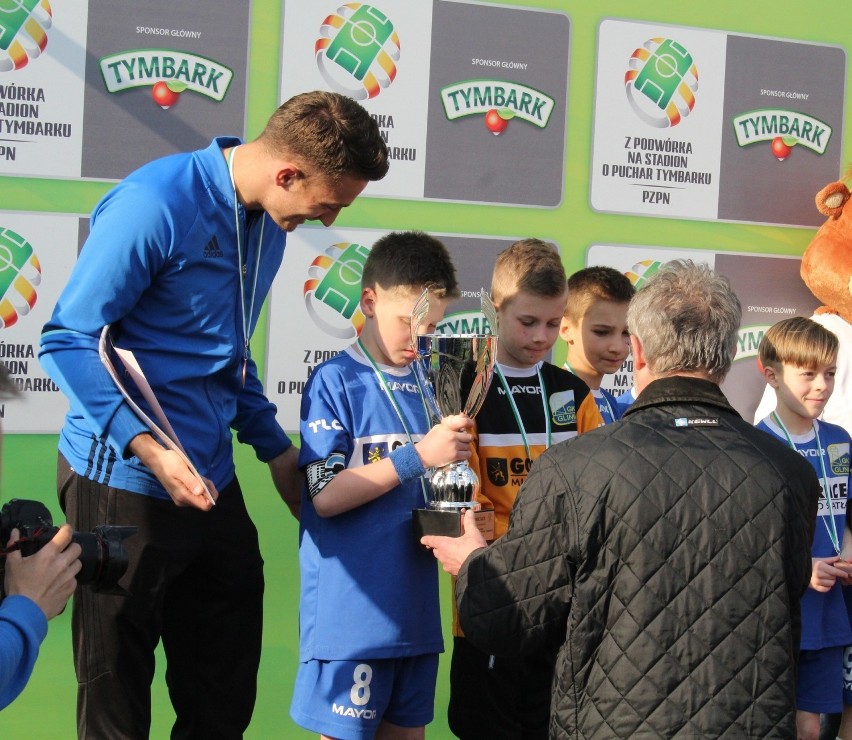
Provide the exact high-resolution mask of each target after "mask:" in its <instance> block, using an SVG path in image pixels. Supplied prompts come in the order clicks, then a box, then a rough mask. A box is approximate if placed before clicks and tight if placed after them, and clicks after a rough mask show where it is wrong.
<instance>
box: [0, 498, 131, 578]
mask: <svg viewBox="0 0 852 740" xmlns="http://www.w3.org/2000/svg"><path fill="white" fill-rule="evenodd" d="M13 529H17V530H18V532H19V533H20V534H19V538H20V539H19V540H18V543H17V547H15V548H14V549H19V550H20V551H21V554H22V555H23V556H24V557H27V556H29V555H33V554H34V553H36V552H38V551H39V550H40V549H41V548H42V547H44V546H45V545H46V544H47V543H48V542H50V540H52V539H53V536H54V535H55V534H56V533H57V532H58V531H59V528H58V527H54V526H53V518H52V517H51V516H50V511H48V509H47V507H46V506H45V505H44V504H43V503H41V502H40V501H30V500H27V499H17V498H16V499H12V500H11V501H9V502H8V503H7V504H5V505H4V506H3V507H2V508H0V554H3V553H4V548H5V546H6V543H7V542H8V541H9V538H10V537H11V536H12V530H13ZM135 532H136V527H118V526H113V525H108V524H100V525H98V526H97V527H95V528H94V529H93V530H92V531H91V532H74V533H73V534H72V535H71V541H72V542H76V543H77V544H78V545H80V548H81V549H82V552H81V553H80V563H82V566H83V567H82V568H81V569H80V572H79V573H77V582H78V583H79V584H80V585H81V586H92V588H94V590H95V591H98V592H100V593H114V594H124V593H126V592H125V591H124V589H122V588H120V587H119V586H118V580H119V578H121V577H122V576H123V575H124V573H125V571H126V570H127V552H126V551H125V549H124V544H123V543H124V540H125V538H126V537H129V536H130V535H132V534H134V533H135ZM13 547H14V546H13ZM4 565H5V558H0V591H2V586H3V573H4V570H5V568H4Z"/></svg>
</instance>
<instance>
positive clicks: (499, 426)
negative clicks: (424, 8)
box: [448, 239, 603, 740]
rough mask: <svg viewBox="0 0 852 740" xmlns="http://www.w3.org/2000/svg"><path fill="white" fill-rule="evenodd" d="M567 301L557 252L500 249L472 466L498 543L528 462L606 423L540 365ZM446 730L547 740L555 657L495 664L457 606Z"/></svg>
mask: <svg viewBox="0 0 852 740" xmlns="http://www.w3.org/2000/svg"><path fill="white" fill-rule="evenodd" d="M566 297H567V289H566V279H565V269H564V267H563V266H562V261H561V259H560V256H559V252H558V251H557V250H556V248H555V247H554V246H553V245H551V244H547V243H545V242H542V241H540V240H538V239H524V240H522V241H519V242H516V243H515V244H513V245H512V246H511V247H509V248H508V249H506V250H504V251H503V252H501V253H500V254H499V255H498V257H497V262H496V264H495V266H494V274H493V277H492V280H491V298H492V300H493V301H494V306H495V308H496V310H497V335H498V342H497V365H496V367H495V371H494V378H493V379H492V381H491V386H490V388H489V390H488V395H487V397H486V399H485V403H484V404H483V406H482V409H481V410H480V411H479V413H478V414H477V416H476V430H475V433H474V445H473V447H474V454H473V455H472V457H471V460H470V464H471V466H472V467H473V468H474V469H475V470H476V472H477V473H478V475H479V478H480V484H481V491H480V494H479V496H478V501H479V502H480V503H481V504H482V505H483V507H484V508H488V507H489V506H490V507H493V508H494V511H495V524H494V534H495V536H496V537H500V536H501V535H502V534H503V533H504V532H505V531H506V527H507V525H508V521H509V512H510V511H511V508H512V504H513V503H514V501H515V496H516V495H517V492H518V489H519V488H520V487H521V484H522V483H523V482H524V480H525V478H526V476H527V473H528V472H529V469H530V466H531V465H532V463H533V461H534V460H535V459H536V458H537V457H538V456H539V455H540V454H542V453H543V452H544V451H545V450H546V449H547V448H548V447H549V446H551V445H553V444H556V443H557V442H562V441H564V440H567V439H570V438H571V437H573V436H575V435H576V434H578V433H580V432H585V431H588V430H590V429H595V428H596V427H598V426H600V425H601V424H603V420H602V418H601V415H600V412H599V411H598V409H597V405H596V404H595V399H594V397H593V396H592V394H591V392H590V391H589V388H588V386H587V385H586V384H585V383H584V382H583V381H582V380H580V379H579V378H578V377H577V376H576V375H574V374H572V373H570V372H568V371H567V370H564V369H563V368H560V367H556V366H555V365H552V364H551V363H549V362H547V361H546V358H547V357H548V355H549V353H550V351H551V349H552V348H553V345H554V343H555V342H556V339H557V338H558V336H559V325H560V322H561V320H562V315H563V312H564V310H565V301H566ZM453 633H454V645H453V658H452V667H451V669H450V706H449V712H448V715H449V725H450V729H451V730H452V731H453V732H454V733H455V734H456V735H457V736H458V737H459V738H462V740H477V739H479V738H485V737H487V738H489V739H490V740H499V739H500V738H507V739H508V738H524V740H533V739H534V738H542V739H544V738H547V734H548V719H549V715H550V684H551V678H552V674H553V656H550V657H548V656H547V655H531V656H528V657H525V658H524V659H523V660H510V659H507V658H496V657H495V656H491V655H487V654H485V653H482V652H481V651H480V650H478V649H477V648H475V647H474V646H473V645H471V644H470V643H469V642H468V641H467V640H466V639H465V638H464V637H463V636H462V634H461V632H460V630H459V629H458V623H457V621H456V620H455V610H454V624H453Z"/></svg>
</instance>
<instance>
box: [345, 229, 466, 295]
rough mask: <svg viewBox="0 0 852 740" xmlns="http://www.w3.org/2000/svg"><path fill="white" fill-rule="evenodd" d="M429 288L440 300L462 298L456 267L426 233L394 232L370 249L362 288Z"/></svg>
mask: <svg viewBox="0 0 852 740" xmlns="http://www.w3.org/2000/svg"><path fill="white" fill-rule="evenodd" d="M376 286H379V287H380V288H382V289H384V290H392V289H394V288H405V289H409V288H413V289H415V290H418V291H419V290H424V289H425V288H429V290H430V292H432V293H434V294H435V295H436V296H437V297H439V298H449V299H453V298H458V297H459V296H460V295H461V292H460V291H459V284H458V280H457V279H456V268H455V267H454V265H453V260H452V258H451V257H450V253H449V252H448V251H447V248H446V247H445V246H444V244H443V242H441V241H440V240H439V239H436V238H435V237H434V236H430V235H429V234H427V233H425V232H423V231H392V232H391V233H389V234H385V235H384V236H383V237H381V239H379V240H378V241H377V242H376V243H375V244H374V245H373V248H372V249H371V250H370V254H369V255H368V256H367V261H366V263H365V264H364V272H363V274H362V275H361V287H362V288H375V287H376Z"/></svg>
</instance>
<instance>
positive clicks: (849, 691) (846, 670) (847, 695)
mask: <svg viewBox="0 0 852 740" xmlns="http://www.w3.org/2000/svg"><path fill="white" fill-rule="evenodd" d="M843 703H844V704H849V705H852V647H846V648H843Z"/></svg>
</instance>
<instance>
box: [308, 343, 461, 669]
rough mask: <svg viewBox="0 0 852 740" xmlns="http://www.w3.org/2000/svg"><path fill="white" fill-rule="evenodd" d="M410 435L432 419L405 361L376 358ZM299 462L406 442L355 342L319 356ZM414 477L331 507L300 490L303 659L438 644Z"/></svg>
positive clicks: (373, 457) (383, 451) (371, 453)
mask: <svg viewBox="0 0 852 740" xmlns="http://www.w3.org/2000/svg"><path fill="white" fill-rule="evenodd" d="M379 368H380V370H381V371H382V372H383V374H384V378H385V381H386V384H387V387H388V389H389V391H390V392H391V393H392V394H393V397H394V399H395V401H396V403H397V406H398V407H399V408H400V411H401V413H402V415H403V416H404V418H405V425H406V426H407V427H408V430H409V432H410V433H411V439H412V441H414V442H417V441H418V440H420V439H422V437H423V436H424V434H425V433H426V432H427V431H428V429H429V421H428V419H427V416H426V411H425V409H424V406H423V402H422V400H421V397H420V392H419V389H418V387H417V382H416V380H415V378H414V375H413V373H412V372H411V370H410V369H409V368H394V367H387V366H379ZM301 436H302V447H301V450H300V454H299V466H300V468H302V469H305V468H306V467H307V466H308V465H310V464H311V463H315V462H317V461H322V460H327V461H328V464H329V466H331V467H332V468H334V469H335V470H336V471H339V470H342V469H344V468H359V467H364V466H369V465H370V464H372V463H374V462H377V461H379V460H381V459H382V458H384V457H387V456H388V454H389V452H390V451H391V450H392V449H394V448H395V447H397V446H399V445H403V444H407V443H408V442H409V438H408V434H407V433H406V430H405V427H404V426H403V424H402V422H401V420H400V419H399V417H398V415H397V412H396V410H395V409H394V407H393V405H392V404H391V402H390V400H389V398H388V397H387V395H386V393H385V391H384V390H383V389H382V386H381V384H380V382H379V379H378V378H377V376H376V373H375V370H374V369H373V367H372V366H371V365H370V364H369V363H368V361H367V360H366V359H364V358H363V357H362V356H361V355H360V353H358V352H357V350H355V349H354V348H353V347H350V348H347V349H346V350H345V351H344V352H342V353H341V354H340V355H338V356H337V357H334V358H332V359H331V360H328V361H327V362H324V363H322V364H321V365H319V366H318V367H317V368H316V370H314V372H313V374H312V375H311V377H310V379H309V381H308V384H307V386H306V388H305V392H304V395H303V397H302V413H301ZM425 505H426V502H425V501H424V493H423V487H422V486H421V483H420V479H416V480H412V481H409V482H408V483H404V484H400V485H398V486H397V487H396V488H393V489H391V490H390V491H388V492H387V493H385V494H384V495H382V496H379V497H378V498H377V499H375V500H373V501H370V502H369V503H366V504H364V505H363V506H359V507H357V508H355V509H352V510H351V511H347V512H344V513H343V514H339V515H337V516H332V517H327V518H322V517H320V516H318V515H317V513H316V510H315V509H314V507H313V504H312V503H311V499H310V497H309V496H308V495H307V491H306V490H305V491H303V493H302V514H301V523H300V537H299V540H300V542H299V566H300V569H301V600H300V606H299V616H300V639H299V659H300V660H301V661H307V660H314V659H316V660H348V659H354V658H395V657H404V656H410V655H420V654H424V653H439V652H443V649H444V645H443V637H442V633H441V620H440V609H439V598H438V570H437V567H436V563H435V558H434V557H433V556H432V554H431V553H430V552H428V551H426V550H424V549H423V548H422V547H421V546H420V544H419V543H418V542H417V540H416V538H415V536H414V532H413V529H412V524H411V520H412V515H411V511H412V509H415V508H424V507H425Z"/></svg>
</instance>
